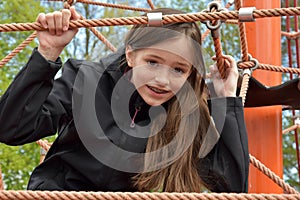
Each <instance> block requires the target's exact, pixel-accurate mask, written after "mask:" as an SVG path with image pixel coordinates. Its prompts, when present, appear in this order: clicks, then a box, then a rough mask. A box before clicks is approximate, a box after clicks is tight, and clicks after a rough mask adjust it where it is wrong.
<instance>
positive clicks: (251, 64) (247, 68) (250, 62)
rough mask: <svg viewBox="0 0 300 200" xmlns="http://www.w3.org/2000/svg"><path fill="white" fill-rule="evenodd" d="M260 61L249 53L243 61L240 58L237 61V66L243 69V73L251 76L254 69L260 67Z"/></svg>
mask: <svg viewBox="0 0 300 200" xmlns="http://www.w3.org/2000/svg"><path fill="white" fill-rule="evenodd" d="M258 65H259V63H258V61H257V60H256V59H255V58H252V56H251V54H249V53H248V59H247V60H245V61H243V60H240V61H238V62H237V67H238V68H239V69H240V70H243V73H244V74H245V73H246V74H249V75H250V76H251V74H252V72H253V70H255V69H257V68H258Z"/></svg>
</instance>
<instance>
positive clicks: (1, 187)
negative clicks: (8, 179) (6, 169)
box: [0, 166, 4, 198]
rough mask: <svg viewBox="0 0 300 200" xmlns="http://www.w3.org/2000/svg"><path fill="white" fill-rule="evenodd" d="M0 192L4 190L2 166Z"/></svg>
mask: <svg viewBox="0 0 300 200" xmlns="http://www.w3.org/2000/svg"><path fill="white" fill-rule="evenodd" d="M0 190H4V186H3V179H2V170H1V166H0ZM0 198H1V196H0Z"/></svg>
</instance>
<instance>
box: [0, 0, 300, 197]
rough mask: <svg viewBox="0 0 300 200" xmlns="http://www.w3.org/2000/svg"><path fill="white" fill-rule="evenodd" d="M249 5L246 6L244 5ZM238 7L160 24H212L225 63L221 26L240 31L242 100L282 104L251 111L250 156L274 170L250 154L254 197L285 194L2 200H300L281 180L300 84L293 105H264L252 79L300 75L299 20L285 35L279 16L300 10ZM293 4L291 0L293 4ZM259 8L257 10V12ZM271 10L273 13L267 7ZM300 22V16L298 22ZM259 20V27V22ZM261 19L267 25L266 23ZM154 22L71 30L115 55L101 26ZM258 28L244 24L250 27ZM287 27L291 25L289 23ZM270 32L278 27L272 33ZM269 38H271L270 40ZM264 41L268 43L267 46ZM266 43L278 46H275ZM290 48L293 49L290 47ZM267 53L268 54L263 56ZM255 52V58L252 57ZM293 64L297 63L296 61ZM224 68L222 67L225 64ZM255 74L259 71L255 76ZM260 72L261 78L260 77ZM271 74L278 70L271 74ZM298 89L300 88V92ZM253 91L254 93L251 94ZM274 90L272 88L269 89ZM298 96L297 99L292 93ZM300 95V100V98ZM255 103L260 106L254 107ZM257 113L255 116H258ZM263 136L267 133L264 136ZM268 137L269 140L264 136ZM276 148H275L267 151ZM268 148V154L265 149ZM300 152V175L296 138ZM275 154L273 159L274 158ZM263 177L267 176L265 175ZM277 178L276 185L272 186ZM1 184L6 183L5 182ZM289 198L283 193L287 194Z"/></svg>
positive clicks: (102, 22)
mask: <svg viewBox="0 0 300 200" xmlns="http://www.w3.org/2000/svg"><path fill="white" fill-rule="evenodd" d="M147 2H148V4H149V6H150V8H151V9H153V8H154V4H153V3H152V1H151V0H147ZM73 3H74V1H73V0H68V1H65V3H64V6H65V7H66V8H68V7H69V6H70V5H72V4H73ZM77 3H90V4H94V5H100V6H110V7H114V8H121V9H132V10H138V11H147V10H149V9H143V8H134V7H130V6H125V5H113V4H106V3H99V2H92V1H87V0H77ZM242 3H243V5H242ZM233 5H234V6H235V10H234V11H227V10H226V9H223V8H222V7H220V4H219V3H218V1H213V2H212V3H211V4H209V5H208V7H207V9H205V10H204V11H201V12H199V13H194V14H178V15H168V16H163V17H162V19H161V20H160V23H163V24H164V23H172V22H180V21H201V22H205V23H207V24H208V28H211V29H208V31H207V32H205V33H204V34H203V39H205V37H207V36H208V35H209V33H210V32H211V36H212V39H213V41H214V47H215V53H216V62H217V63H219V64H221V63H222V62H223V60H222V47H221V39H220V37H219V34H218V29H219V27H217V25H218V24H221V21H224V22H226V23H232V24H237V25H238V27H239V30H240V41H241V42H240V43H241V54H242V56H241V61H239V62H238V66H239V68H240V69H241V70H243V81H242V85H241V87H240V88H241V90H240V96H241V97H242V98H243V102H244V105H245V107H260V106H266V105H268V106H269V105H276V106H270V107H264V108H246V109H245V117H246V123H247V129H248V133H249V147H250V153H251V154H253V155H254V156H255V157H258V158H259V160H261V161H262V162H263V163H265V164H266V166H268V167H270V166H271V167H270V168H272V171H271V170H270V169H269V168H267V167H266V166H265V165H264V164H262V163H261V162H260V161H259V160H258V159H256V158H255V157H254V156H253V155H250V162H251V164H252V166H254V167H256V168H257V169H258V170H259V171H257V170H256V169H255V168H251V171H250V176H249V177H250V178H249V192H250V193H279V194H205V193H204V194H196V193H101V192H99V193H97V192H40V191H5V190H0V199H31V198H37V199H40V198H43V199H81V198H87V199H254V198H255V199H300V195H299V193H298V192H297V191H296V190H295V189H294V188H292V187H291V186H289V185H288V184H286V183H284V181H283V180H282V179H281V178H280V177H282V171H283V170H282V149H281V148H282V147H281V146H282V144H281V134H282V132H283V133H285V132H290V131H294V134H295V138H298V132H297V131H298V129H299V126H300V124H299V121H297V120H293V122H294V125H293V126H292V127H290V128H289V129H286V130H283V131H282V127H281V115H282V113H281V111H282V107H281V105H284V106H286V107H285V109H290V110H291V112H293V115H295V110H296V109H299V108H300V105H299V104H300V95H299V91H300V86H299V83H298V86H297V83H294V82H293V81H292V80H291V81H290V82H287V85H292V86H296V88H295V87H292V88H290V90H289V91H292V92H295V93H294V94H293V95H296V96H295V97H294V96H293V97H294V98H292V101H289V102H286V101H284V100H280V99H277V100H275V102H273V103H272V104H271V103H270V104H267V103H265V102H261V101H260V100H259V99H253V98H251V95H252V94H255V90H254V89H252V91H251V86H254V88H255V87H257V83H256V82H255V81H253V80H251V77H252V75H253V77H255V78H256V79H257V80H259V82H263V85H268V86H274V85H279V84H281V82H282V80H281V74H280V73H278V72H281V73H290V74H291V76H290V77H291V79H293V76H292V74H298V75H299V74H300V61H299V58H300V56H299V47H298V45H299V40H298V38H299V36H300V34H299V32H298V19H295V29H296V30H297V32H295V33H291V32H289V31H290V30H289V27H287V32H280V19H279V18H274V17H281V16H286V17H287V19H288V18H289V17H291V16H295V17H296V16H299V15H300V7H297V2H296V1H294V7H287V8H279V7H280V1H277V0H272V1H271V3H270V2H269V1H259V0H257V1H255V0H248V1H247V0H244V2H241V0H236V1H230V2H229V3H228V4H227V5H226V6H225V8H229V7H230V6H233ZM287 5H288V1H287ZM253 7H256V9H254V8H253ZM267 7H268V8H267ZM296 18H297V17H296ZM256 19H257V21H256V22H254V21H255V20H256ZM260 19H261V20H260ZM152 20H153V19H150V18H147V17H127V18H106V19H98V20H93V19H92V20H90V19H88V20H86V19H84V18H82V19H81V20H78V21H71V23H70V26H71V27H80V28H81V27H86V28H89V29H90V30H91V31H92V32H93V33H94V34H95V35H96V36H97V37H98V38H99V39H100V40H101V41H102V42H103V43H104V44H105V45H107V47H108V48H109V49H110V50H112V51H115V50H116V48H115V47H114V46H113V45H112V44H111V43H110V42H109V41H107V40H106V39H105V38H104V37H103V36H102V34H101V33H99V32H98V31H97V30H96V29H95V28H93V27H96V26H118V25H133V24H151V23H152V22H153V21H152ZM250 21H252V22H254V23H244V22H250ZM287 26H289V25H288V23H287ZM270 28H272V29H271V30H270ZM32 30H43V29H42V28H41V26H40V25H39V24H38V23H36V22H35V23H20V24H0V32H11V31H32ZM258 32H259V33H270V32H272V34H265V35H264V34H259V35H258V34H257V33H258ZM281 36H285V37H288V38H289V40H288V41H290V40H295V41H296V48H297V50H296V57H297V58H296V65H295V66H297V67H293V64H292V63H290V65H289V67H282V66H280V65H281V64H280V63H281V49H280V37H281ZM35 37H36V32H34V33H33V34H32V35H30V36H29V37H28V38H27V39H26V40H25V41H24V42H23V43H22V44H20V45H19V46H18V47H17V48H16V49H15V50H13V51H12V53H11V54H9V55H8V56H6V57H5V58H4V59H2V60H1V61H0V66H1V67H2V66H4V65H5V64H6V63H7V62H8V61H9V60H10V59H11V58H12V57H13V56H14V55H16V54H17V53H18V52H20V51H21V50H22V49H23V48H24V47H25V46H26V45H27V44H29V43H30V42H31V41H32V40H33V39H34V38H35ZM267 37H268V38H267ZM262 41H264V42H262ZM265 41H272V42H271V43H268V42H265ZM289 48H291V47H290V45H289ZM265 49H272V51H265ZM262 50H264V51H263V52H262ZM249 52H251V54H250V53H249ZM290 60H292V59H290ZM260 62H266V63H271V64H262V63H260ZM219 66H221V65H219ZM219 70H220V72H221V76H224V69H222V68H220V69H219ZM252 71H253V72H254V73H253V74H252ZM258 71H259V73H258ZM270 71H273V72H271V73H270ZM297 87H298V89H297ZM248 89H249V93H248ZM265 90H266V91H268V88H267V87H266V88H265ZM291 95H292V94H291ZM297 95H298V96H297ZM253 101H255V102H253ZM253 109H255V112H253ZM260 131H263V133H262V132H260ZM262 135H263V137H262ZM37 143H38V144H40V145H41V147H42V148H43V149H45V150H46V151H47V150H48V149H49V147H50V144H48V143H46V142H45V141H42V140H41V141H37ZM270 145H272V148H269V149H268V148H265V147H269V146H270ZM262 148H263V150H262ZM268 151H269V152H268ZM296 153H297V158H298V170H299V168H300V161H299V148H298V141H297V139H296ZM270 155H273V156H271V157H270ZM261 172H263V173H264V174H265V175H266V176H264V175H262V174H261ZM269 179H271V180H272V181H273V182H274V183H273V182H270V180H269ZM0 181H1V180H0ZM1 188H2V189H3V185H2V184H0V189H1ZM283 192H284V193H287V194H281V193H283Z"/></svg>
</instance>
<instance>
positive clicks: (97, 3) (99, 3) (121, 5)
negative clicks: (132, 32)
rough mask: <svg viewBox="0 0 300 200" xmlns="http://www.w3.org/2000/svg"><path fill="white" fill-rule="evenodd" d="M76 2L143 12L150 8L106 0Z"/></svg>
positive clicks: (77, 1)
mask: <svg viewBox="0 0 300 200" xmlns="http://www.w3.org/2000/svg"><path fill="white" fill-rule="evenodd" d="M47 1H64V0H47ZM66 3H68V4H69V5H72V4H73V0H71V1H69V0H68V1H67V2H66ZM76 3H83V4H90V5H96V6H103V7H110V8H117V9H124V10H133V11H141V12H147V11H149V10H150V9H148V8H137V7H132V6H128V5H124V4H113V3H104V2H96V1H91V0H76Z"/></svg>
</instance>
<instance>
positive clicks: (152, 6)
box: [147, 0, 155, 10]
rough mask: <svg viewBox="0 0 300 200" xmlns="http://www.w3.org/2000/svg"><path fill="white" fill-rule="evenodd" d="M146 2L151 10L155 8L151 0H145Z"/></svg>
mask: <svg viewBox="0 0 300 200" xmlns="http://www.w3.org/2000/svg"><path fill="white" fill-rule="evenodd" d="M147 2H148V4H149V6H150V8H151V9H152V10H153V9H155V6H154V4H153V2H152V0H147Z"/></svg>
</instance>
